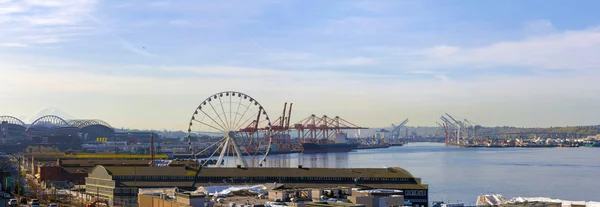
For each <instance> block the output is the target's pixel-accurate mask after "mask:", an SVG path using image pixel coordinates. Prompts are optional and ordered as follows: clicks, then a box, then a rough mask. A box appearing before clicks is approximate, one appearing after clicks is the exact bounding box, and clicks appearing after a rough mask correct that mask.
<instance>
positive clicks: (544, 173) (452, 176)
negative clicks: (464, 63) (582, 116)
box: [267, 143, 600, 203]
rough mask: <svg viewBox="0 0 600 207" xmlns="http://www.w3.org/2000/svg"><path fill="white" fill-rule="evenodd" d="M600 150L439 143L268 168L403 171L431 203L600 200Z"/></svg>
mask: <svg viewBox="0 0 600 207" xmlns="http://www.w3.org/2000/svg"><path fill="white" fill-rule="evenodd" d="M599 156H600V148H537V149H531V148H529V149H525V148H509V149H501V148H492V149H484V148H456V147H446V146H444V145H443V144H439V143H410V144H408V145H406V146H402V147H391V148H387V149H371V150H360V151H357V152H350V153H328V154H306V155H302V154H288V155H272V156H269V159H268V161H267V165H268V166H280V167H296V166H297V165H298V164H302V165H304V166H307V167H332V168H344V167H355V168H359V167H392V166H397V167H402V168H404V169H407V170H408V171H409V172H411V173H412V174H413V175H414V176H416V177H420V178H422V180H423V182H424V183H426V184H429V192H430V196H429V199H430V200H432V201H436V200H443V201H450V202H456V201H460V202H464V203H470V202H474V201H475V199H476V198H477V196H478V195H483V194H502V195H504V197H505V198H507V199H510V198H512V197H516V196H524V197H534V196H545V197H553V198H560V199H565V200H588V201H589V200H594V201H600V159H599V158H598V157H599Z"/></svg>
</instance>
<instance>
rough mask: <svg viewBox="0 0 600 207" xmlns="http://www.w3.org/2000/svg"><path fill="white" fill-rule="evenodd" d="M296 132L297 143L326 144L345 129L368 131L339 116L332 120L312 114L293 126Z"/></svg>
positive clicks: (325, 116)
mask: <svg viewBox="0 0 600 207" xmlns="http://www.w3.org/2000/svg"><path fill="white" fill-rule="evenodd" d="M294 129H296V131H297V132H298V138H299V139H298V141H299V142H307V141H308V142H313V143H317V142H327V141H328V140H332V139H333V138H334V136H335V135H336V134H337V133H341V132H342V130H347V129H368V128H365V127H360V126H357V125H355V124H352V123H350V122H348V121H346V120H344V119H342V118H341V117H339V116H336V117H334V118H331V117H328V116H327V115H323V116H322V117H317V116H316V115H314V114H312V115H310V116H309V117H306V118H304V119H302V120H301V121H299V122H297V123H296V124H294Z"/></svg>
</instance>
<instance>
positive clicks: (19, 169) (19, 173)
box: [11, 154, 21, 198]
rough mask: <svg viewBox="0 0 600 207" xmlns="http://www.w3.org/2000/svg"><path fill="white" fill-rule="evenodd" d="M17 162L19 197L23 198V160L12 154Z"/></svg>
mask: <svg viewBox="0 0 600 207" xmlns="http://www.w3.org/2000/svg"><path fill="white" fill-rule="evenodd" d="M11 155H12V156H13V157H14V158H15V160H17V197H19V198H20V197H21V159H19V157H17V156H16V155H14V154H11Z"/></svg>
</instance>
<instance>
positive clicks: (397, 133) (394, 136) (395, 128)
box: [391, 119, 408, 140]
mask: <svg viewBox="0 0 600 207" xmlns="http://www.w3.org/2000/svg"><path fill="white" fill-rule="evenodd" d="M407 123H408V119H406V120H404V121H403V122H402V123H400V124H398V126H394V124H392V127H393V128H392V131H391V135H392V136H391V138H392V140H397V139H398V138H400V128H402V127H403V126H404V125H406V124H407Z"/></svg>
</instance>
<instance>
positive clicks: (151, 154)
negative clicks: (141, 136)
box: [150, 132, 155, 167]
mask: <svg viewBox="0 0 600 207" xmlns="http://www.w3.org/2000/svg"><path fill="white" fill-rule="evenodd" d="M154 154H155V152H154V133H152V132H150V159H151V160H150V167H154V166H155V165H154Z"/></svg>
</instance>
